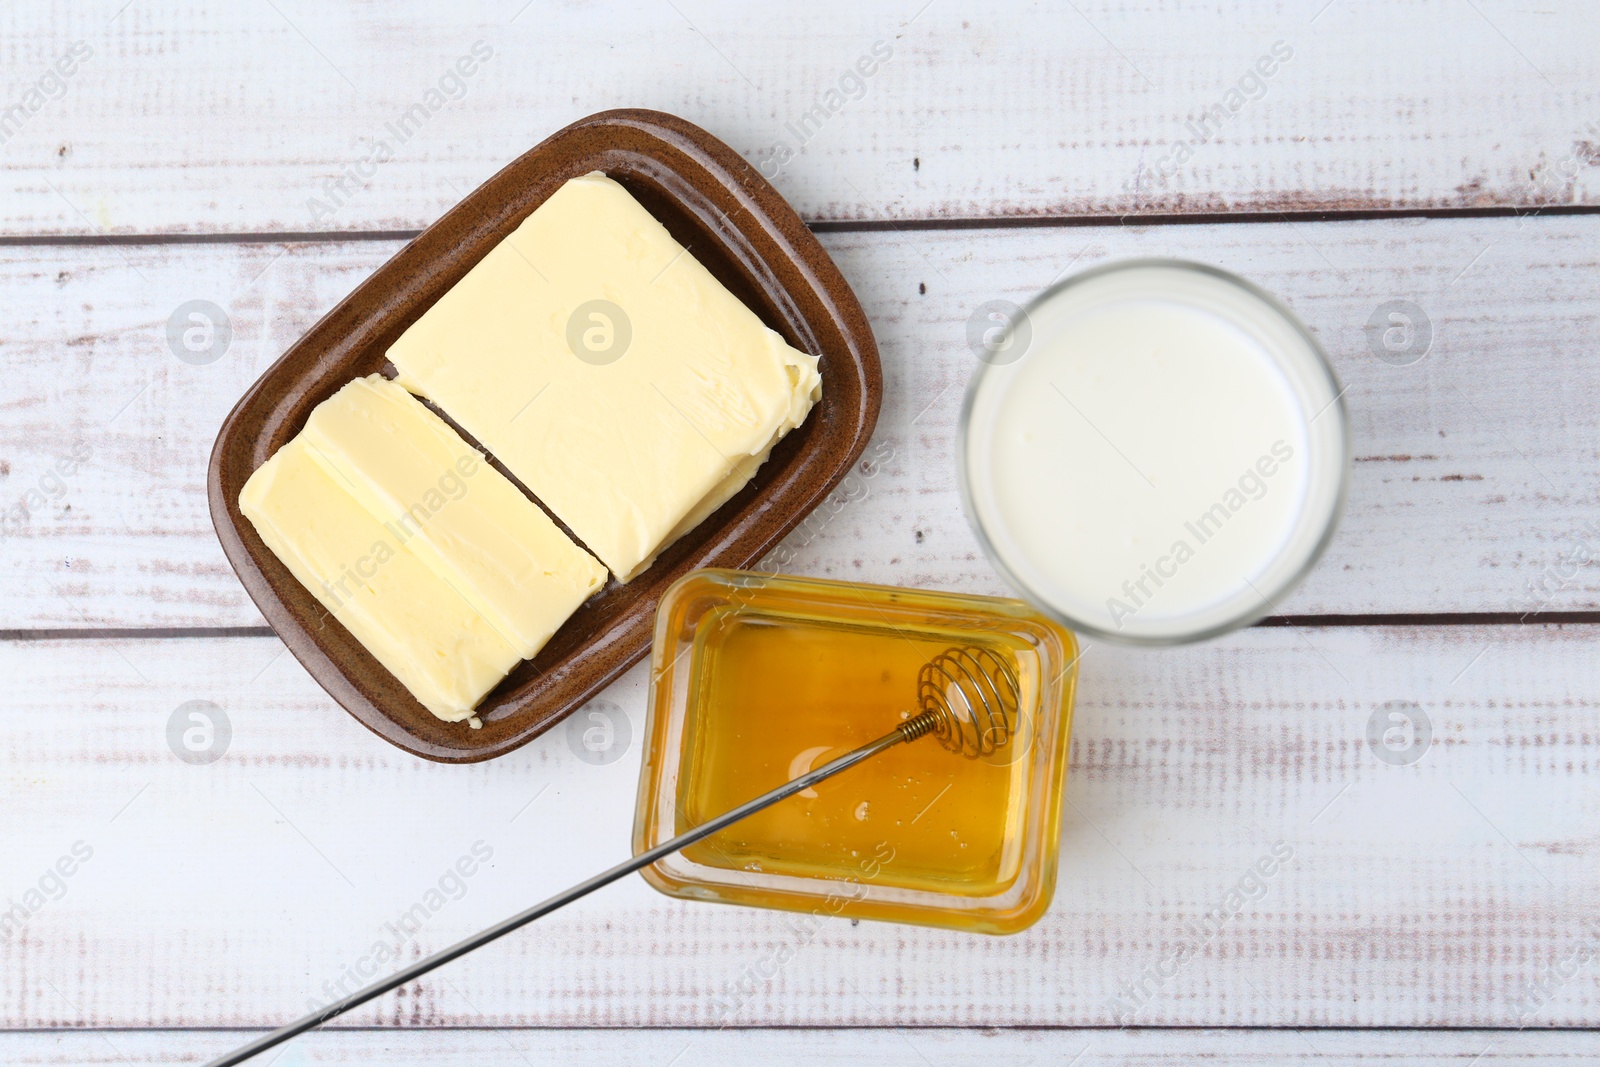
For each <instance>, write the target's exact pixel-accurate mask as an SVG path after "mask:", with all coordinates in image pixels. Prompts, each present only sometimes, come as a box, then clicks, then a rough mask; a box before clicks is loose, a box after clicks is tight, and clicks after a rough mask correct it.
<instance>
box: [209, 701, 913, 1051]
mask: <svg viewBox="0 0 1600 1067" xmlns="http://www.w3.org/2000/svg"><path fill="white" fill-rule="evenodd" d="M925 718H927V715H926V713H925V714H923V715H918V716H917V717H916V718H914V719H909V720H907V721H906V722H904V723H902V724H901V725H900V726H899V727H898V728H896V729H895V730H893V731H891V732H890V733H887V734H884V735H883V736H882V737H880V738H878V739H877V740H876V741H873V742H871V743H870V744H866V745H862V746H861V747H860V748H858V749H856V750H855V751H854V752H847V753H845V754H844V755H842V756H840V757H839V758H838V759H835V760H829V761H828V762H827V763H824V764H823V765H822V766H820V767H818V768H817V769H816V770H813V771H809V772H807V773H805V774H802V775H801V776H800V777H798V778H796V779H794V780H793V781H791V782H785V783H784V784H783V785H780V786H778V787H777V788H776V789H773V790H771V791H770V792H766V793H762V794H761V795H760V796H758V797H756V798H755V799H754V800H747V801H745V802H744V803H743V804H740V805H739V806H738V807H736V808H734V809H732V810H731V811H726V812H723V813H722V814H721V815H718V816H716V817H715V818H713V819H707V820H706V821H705V822H703V823H701V824H700V825H699V826H696V827H694V828H693V829H692V830H686V831H685V832H683V833H681V834H679V835H678V836H677V837H674V838H672V839H671V840H670V841H663V842H661V844H659V845H657V846H656V847H655V848H652V849H647V850H646V851H644V852H641V853H639V854H638V855H637V856H634V857H633V858H632V859H628V860H624V861H623V862H621V863H619V864H617V865H616V866H615V867H612V868H611V869H610V870H608V871H602V872H601V873H600V874H597V875H595V876H594V877H593V878H590V879H589V880H588V881H586V882H579V883H578V884H577V885H575V886H573V887H572V888H571V889H566V890H563V891H562V892H560V893H557V894H556V895H555V896H553V897H551V898H550V899H549V900H546V901H543V902H541V903H539V904H535V905H534V906H533V907H531V908H529V909H528V910H526V911H522V912H518V913H517V914H515V915H513V916H511V917H510V918H509V919H502V920H501V921H500V922H498V923H496V924H495V925H493V926H491V927H489V928H488V929H487V930H481V931H479V932H478V933H476V934H473V935H472V936H471V937H469V938H467V939H466V940H464V941H460V942H458V943H456V944H454V945H451V946H450V947H449V948H447V949H443V950H442V951H439V952H435V953H434V954H433V955H431V956H428V957H425V958H424V959H420V960H418V961H417V962H415V963H413V964H411V965H410V966H408V967H402V968H400V970H398V971H395V972H394V973H393V974H391V975H389V976H388V977H387V978H380V979H378V980H377V981H376V982H373V983H372V984H371V985H369V986H367V987H366V988H365V989H358V990H357V991H356V992H354V993H351V994H350V995H349V996H347V997H345V998H344V999H343V1000H336V1001H334V1002H333V1003H332V1004H329V1005H328V1006H327V1007H325V1008H322V1009H320V1010H318V1011H314V1012H312V1013H311V1014H310V1015H307V1016H305V1017H303V1018H300V1019H296V1020H295V1021H294V1022H292V1023H289V1024H288V1025H287V1026H282V1027H279V1028H278V1029H276V1030H274V1031H272V1032H271V1033H270V1034H265V1035H263V1036H262V1037H258V1038H256V1039H255V1040H254V1041H252V1042H250V1043H249V1044H248V1045H242V1046H240V1047H239V1048H237V1049H235V1050H234V1051H232V1052H230V1053H228V1054H227V1055H226V1056H221V1057H218V1058H217V1059H214V1060H212V1061H211V1062H210V1063H209V1064H207V1067H233V1065H234V1064H239V1063H243V1062H244V1061H245V1060H248V1059H249V1058H250V1057H252V1056H254V1055H255V1054H256V1053H258V1052H264V1051H266V1050H267V1049H269V1048H272V1047H273V1046H274V1045H277V1044H280V1043H282V1042H284V1041H287V1040H289V1039H290V1038H291V1037H297V1036H298V1035H300V1034H303V1033H305V1032H306V1031H307V1030H313V1029H315V1028H316V1027H318V1026H321V1025H322V1024H323V1023H325V1022H327V1021H328V1020H329V1019H332V1018H334V1017H335V1016H338V1015H343V1014H344V1013H345V1012H347V1011H349V1010H350V1009H351V1008H356V1007H360V1006H361V1005H362V1004H365V1003H366V1002H367V1001H369V1000H372V999H373V998H375V997H380V996H382V995H383V994H385V993H387V992H389V991H390V990H391V989H398V988H399V987H400V986H403V985H405V984H406V983H407V982H410V981H414V980H415V979H417V978H420V977H422V976H423V975H425V974H427V973H428V972H429V971H431V970H433V969H434V968H435V967H441V966H443V965H444V964H446V963H449V962H450V961H451V960H453V959H457V958H459V957H461V956H465V955H466V954H467V953H469V952H471V951H472V950H473V949H475V948H481V947H482V946H484V945H487V944H488V943H489V942H491V941H494V940H496V939H498V938H501V937H504V936H505V935H506V934H509V933H511V931H513V930H518V929H521V928H522V927H524V926H526V925H528V924H529V923H531V922H533V921H534V920H535V919H538V918H542V917H543V916H546V915H548V914H550V913H551V912H552V911H555V910H556V909H557V908H560V907H563V906H565V905H567V904H570V903H572V902H573V901H574V900H577V899H578V898H579V897H583V896H588V895H589V894H590V893H593V892H594V891H595V890H596V889H599V888H600V887H601V886H606V885H610V884H611V883H612V882H615V881H616V880H617V879H619V878H621V877H622V876H623V875H626V874H632V873H633V872H634V871H637V870H641V869H642V868H645V867H648V866H650V865H651V864H652V863H654V862H655V861H656V860H659V859H661V858H662V857H664V856H669V855H671V854H672V853H674V852H676V851H678V850H679V849H680V848H684V847H686V846H688V845H692V844H694V843H695V842H696V841H699V840H700V839H702V838H706V837H710V836H711V835H712V834H714V833H716V832H717V831H718V830H721V829H723V828H725V827H727V826H731V825H732V824H734V823H736V822H738V821H739V820H740V819H743V818H746V817H747V816H750V815H754V814H755V813H756V812H758V811H760V810H761V809H763V808H766V807H770V806H771V805H773V804H776V803H777V802H778V801H780V800H782V799H783V798H784V797H789V796H793V795H794V794H796V793H798V792H800V790H802V789H806V788H808V787H810V786H813V785H815V784H816V783H818V782H820V781H822V780H823V779H824V778H830V777H832V776H833V775H835V774H838V773H839V772H840V771H842V770H845V769H846V768H849V767H854V766H855V765H856V764H857V763H860V762H861V761H862V760H864V759H869V758H871V757H872V756H876V755H877V754H878V753H880V752H882V751H883V750H884V749H886V748H890V747H892V746H894V745H897V744H899V743H900V742H902V741H911V740H915V739H916V738H918V737H921V736H922V735H923V734H924V733H926V732H927V729H928V727H927V725H926V724H924V723H923V720H924V719H925Z"/></svg>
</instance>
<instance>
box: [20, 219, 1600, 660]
mask: <svg viewBox="0 0 1600 1067" xmlns="http://www.w3.org/2000/svg"><path fill="white" fill-rule="evenodd" d="M1596 225H1597V224H1596V222H1595V221H1594V220H1591V219H1588V218H1581V217H1561V218H1539V219H1524V220H1513V219H1449V220H1439V219H1430V220H1424V219H1411V220H1397V221H1370V222H1340V223H1295V224H1288V223H1280V224H1262V225H1252V226H1228V225H1204V226H1157V227H1147V228H1133V227H1121V226H1107V227H1089V228H1078V227H1070V228H1048V229H1024V230H1009V229H1007V230H974V231H965V230H963V231H948V232H940V233H927V232H919V233H906V232H898V231H892V230H891V231H885V232H874V233H830V234H825V235H824V244H825V246H826V247H827V248H828V250H829V251H830V253H831V254H832V255H833V256H834V257H835V258H836V260H837V261H838V263H839V265H840V267H841V268H842V269H843V271H844V273H845V275H846V277H847V278H848V279H849V281H850V282H851V284H852V285H853V286H854V287H855V289H856V291H857V293H858V294H859V295H860V297H861V299H862V302H863V304H864V306H865V308H866V311H867V315H868V317H869V319H870V320H871V321H872V323H873V324H874V329H875V331H876V333H877V336H878V340H879V344H880V347H881V349H882V356H883V364H884V375H885V404H884V408H883V412H882V414H881V416H880V419H879V424H878V431H877V435H876V437H875V438H874V441H873V444H872V445H870V446H869V450H868V458H869V460H870V461H871V462H870V464H869V465H868V466H867V467H865V468H862V469H860V470H858V472H857V477H856V478H855V480H854V481H853V482H852V483H851V484H850V485H848V486H846V487H845V489H844V490H843V491H842V493H841V495H840V496H839V497H838V499H837V500H835V501H834V502H833V504H830V505H828V506H825V507H824V508H823V509H821V510H820V511H818V512H817V513H815V514H814V515H813V516H812V518H810V519H809V520H807V522H806V523H805V524H803V525H802V527H801V528H800V529H798V530H797V531H795V532H794V533H793V534H791V535H790V537H789V539H788V541H787V542H786V544H785V547H784V548H783V549H782V550H780V552H779V554H778V556H777V557H776V559H777V560H778V562H779V563H781V565H782V567H783V569H786V570H790V571H793V572H797V573H809V574H818V575H827V576H834V577H847V578H851V579H854V580H862V581H873V582H882V583H887V584H897V585H908V586H921V587H929V588H940V589H951V590H959V591H971V592H980V593H997V592H1003V587H1002V585H1001V584H1000V581H999V579H998V578H997V577H996V575H995V574H994V573H993V571H992V570H991V569H990V568H989V566H988V564H987V563H986V562H985V561H984V560H983V558H982V556H981V553H980V551H979V549H978V546H977V544H976V541H975V539H974V538H973V536H972V534H971V532H970V531H969V529H968V527H967V524H966V521H965V519H964V517H963V515H962V513H961V509H960V505H959V501H958V498H957V493H956V487H955V475H954V468H953V463H952V459H951V457H952V456H953V454H954V435H955V433H956V422H957V416H958V413H959V409H960V403H961V397H962V394H963V391H964V390H965V388H966V383H967V379H968V377H969V375H970V373H971V370H972V368H973V366H975V359H974V356H973V353H972V352H971V350H970V349H969V348H968V347H967V341H966V326H967V319H968V317H969V316H970V315H971V314H972V312H973V311H974V309H976V308H977V307H978V305H980V304H982V303H983V302H985V301H987V300H990V299H996V298H1002V299H1009V300H1013V301H1019V302H1020V301H1022V300H1025V299H1026V298H1027V297H1028V296H1029V295H1030V294H1032V293H1033V292H1036V291H1037V290H1039V289H1040V288H1043V287H1044V286H1045V285H1047V284H1049V283H1050V282H1051V281H1052V280H1053V279H1054V278H1056V277H1057V276H1058V275H1060V274H1062V273H1064V272H1067V271H1070V270H1077V269H1081V268H1083V267H1085V266H1088V265H1090V264H1093V263H1098V262H1102V261H1104V260H1107V259H1112V258H1119V257H1124V256H1132V255H1171V256H1181V257H1187V258H1193V259H1200V260H1205V261H1209V262H1213V263H1217V264H1219V265H1220V266H1223V267H1226V268H1228V269H1231V270H1234V271H1237V272H1239V273H1242V274H1244V275H1245V276H1247V277H1250V278H1252V279H1254V280H1255V281H1257V282H1259V283H1260V284H1262V285H1264V286H1266V287H1267V288H1268V289H1270V290H1272V291H1274V292H1276V293H1278V294H1280V295H1281V296H1282V297H1284V298H1285V299H1286V300H1287V301H1288V302H1289V303H1290V304H1291V305H1293V307H1294V308H1295V309H1296V311H1297V312H1298V313H1299V314H1300V315H1301V316H1302V317H1303V318H1304V319H1305V320H1306V321H1307V322H1308V323H1309V324H1310V326H1311V327H1312V329H1313V330H1315V331H1316V332H1317V334H1318V335H1319V336H1320V337H1321V339H1322V341H1323V343H1324V344H1325V345H1326V347H1327V348H1328V349H1329V351H1330V353H1331V355H1332V358H1333V360H1334V364H1335V367H1336V369H1337V370H1338V373H1339V374H1340V375H1341V377H1342V378H1343V380H1344V382H1345V384H1346V385H1347V386H1348V387H1349V391H1348V393H1347V394H1346V401H1347V403H1348V405H1349V407H1350V411H1351V419H1352V433H1353V439H1354V442H1355V449H1356V453H1355V454H1356V463H1355V468H1354V475H1353V482H1352V487H1351V496H1350V503H1349V508H1348V511H1347V514H1346V517H1345V520H1344V523H1343V525H1342V527H1341V529H1340V532H1339V534H1338V536H1337V537H1336V539H1335V541H1334V544H1333V546H1332V548H1331V550H1330V552H1329V554H1328V556H1327V557H1326V558H1325V559H1324V561H1323V563H1322V565H1321V567H1320V568H1319V569H1318V570H1317V571H1316V572H1315V573H1314V574H1313V575H1312V576H1311V578H1310V579H1309V581H1308V582H1307V584H1306V585H1305V586H1304V587H1303V588H1302V589H1301V590H1300V591H1299V592H1297V593H1296V594H1294V595H1292V596H1291V597H1289V598H1287V599H1286V600H1285V601H1284V602H1283V603H1282V604H1279V605H1277V608H1278V610H1279V611H1281V612H1284V613H1292V614H1306V615H1315V614H1327V613H1333V614H1362V613H1373V612H1378V613H1438V612H1502V613H1505V612H1509V613H1512V616H1513V617H1515V616H1517V615H1520V614H1521V613H1523V612H1526V611H1530V610H1533V609H1535V608H1543V609H1545V610H1551V611H1583V610H1594V609H1596V608H1600V567H1597V566H1595V565H1594V564H1593V562H1592V560H1593V559H1595V558H1600V415H1597V413H1596V409H1595V406H1594V404H1593V402H1592V398H1593V397H1594V396H1595V395H1597V394H1600V362H1597V361H1596V359H1595V356H1596V344H1597V342H1596V340H1595V338H1596V337H1597V336H1600V246H1597V244H1596V242H1595V240H1594V234H1595V229H1596ZM396 247H397V245H396V244H394V243H392V242H364V241H350V242H331V243H312V244H303V243H300V244H283V245H274V244H249V245H231V244H223V245H137V246H129V247H72V248H60V247H54V248H44V247H30V248H8V249H3V250H0V306H3V307H4V308H5V309H6V310H7V312H8V321H9V322H10V324H11V325H10V330H9V332H8V333H7V334H6V336H5V337H3V338H0V368H3V370H4V373H5V374H6V377H7V391H6V394H5V396H4V397H3V399H0V405H3V406H0V535H3V536H0V577H3V579H4V581H5V583H6V590H7V595H6V596H5V598H4V600H3V601H0V629H9V630H17V629H39V628H43V629H53V628H76V629H81V628H85V627H107V626H109V627H141V626H159V627H186V626H202V627H205V626H247V625H260V623H261V619H260V616H259V615H258V614H257V613H256V612H255V610H254V608H253V606H252V605H251V604H250V603H249V602H248V600H247V599H246V598H245V596H244V594H243V592H242V591H241V589H240V587H239V584H238V582H237V580H236V579H235V577H234V576H233V574H232V572H231V571H230V570H229V569H228V567H227V564H226V563H225V562H224V561H223V558H222V554H221V551H220V549H219V548H218V546H217V544H216V539H215V535H214V533H213V531H212V529H211V526H210V522H209V519H208V518H207V514H206V508H205V490H204V472H205V462H206V457H207V456H208V454H209V452H210V448H211V442H212V439H213V437H214V436H215V434H216V430H217V427H218V426H219V425H220V423H221V420H222V418H223V416H224V415H225V414H226V412H227V411H228V409H229V407H230V406H231V405H232V403H233V402H234V400H235V398H237V397H238V396H239V395H240V394H241V393H242V392H243V391H244V390H245V388H246V387H247V386H248V385H249V383H250V382H251V381H253V380H254V379H255V377H256V376H257V375H258V374H260V372H261V371H262V370H263V369H264V368H265V367H266V366H267V365H268V364H269V363H270V362H271V361H272V360H273V359H274V358H276V356H277V354H278V353H279V352H281V351H282V350H283V349H284V348H285V347H287V346H288V344H290V343H291V342H292V341H293V340H294V339H295V338H296V337H298V336H299V335H300V334H301V333H302V332H303V331H304V330H305V329H306V328H307V327H308V326H309V325H310V324H311V323H312V322H313V321H315V319H316V318H317V317H318V315H319V314H320V313H321V312H323V311H324V310H326V309H327V308H328V307H330V306H332V304H333V303H334V302H335V301H337V300H338V299H339V298H340V297H342V296H343V295H344V294H345V293H346V292H348V291H349V290H350V289H351V288H353V287H354V286H355V284H356V283H357V282H358V281H359V280H360V279H361V278H363V277H365V276H366V275H367V274H368V273H369V272H371V271H372V270H373V269H374V268H376V267H377V266H378V265H379V264H380V263H381V262H382V261H383V260H384V259H385V258H387V257H388V256H389V255H390V254H392V253H393V252H394V250H395V249H396ZM191 299H207V300H211V301H214V302H216V303H217V304H218V305H220V306H222V307H225V308H226V309H227V313H228V315H229V317H230V320H231V322H232V328H233V341H232V345H231V347H230V348H229V349H228V351H227V352H226V353H225V355H223V357H222V358H220V359H219V360H218V361H217V362H214V363H212V364H210V365H207V366H192V365H189V364H187V363H184V362H181V361H179V360H178V359H177V358H175V356H174V355H173V352H172V350H171V349H170V348H169V345H168V341H167V336H166V329H167V322H168V319H169V317H170V316H171V315H172V314H173V311H174V309H176V308H177V307H178V306H179V305H180V304H182V303H184V302H185V301H188V300H191ZM1394 300H1406V301H1411V302H1413V303H1415V304H1416V305H1418V306H1419V307H1420V308H1421V309H1422V310H1423V313H1424V314H1425V315H1426V316H1427V318H1428V320H1429V323H1430V328H1431V331H1432V339H1431V348H1430V349H1429V351H1428V352H1427V354H1426V355H1425V356H1424V357H1423V358H1421V359H1420V361H1418V362H1416V363H1413V364H1411V365H1409V366H1394V365H1391V364H1390V363H1388V362H1385V361H1383V360H1381V359H1379V358H1378V357H1377V356H1376V355H1374V350H1373V348H1372V346H1371V340H1372V334H1371V332H1370V331H1369V330H1368V323H1369V321H1370V320H1371V319H1372V318H1373V316H1374V314H1375V313H1376V312H1378V310H1379V309H1380V307H1381V306H1383V305H1385V304H1387V303H1388V302H1390V301H1394ZM75 446H81V447H82V448H84V449H87V450H88V452H89V455H90V458H89V460H88V461H87V462H85V463H83V464H82V465H81V467H80V468H79V469H78V470H77V471H76V472H75V473H73V474H71V475H68V476H64V477H61V478H59V480H57V479H56V478H55V477H54V476H52V473H51V472H52V468H53V466H54V465H55V464H56V463H57V462H58V461H60V460H61V459H62V458H63V457H69V456H70V454H71V450H72V449H73V448H74V447H75ZM30 492H35V493H38V494H39V495H38V496H36V497H35V498H34V499H35V501H36V502H42V506H34V507H23V506H24V505H25V504H26V501H27V499H28V496H27V495H28V494H29V493H30ZM47 494H54V495H47ZM19 507H22V510H19ZM1585 560H1589V562H1585Z"/></svg>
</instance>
